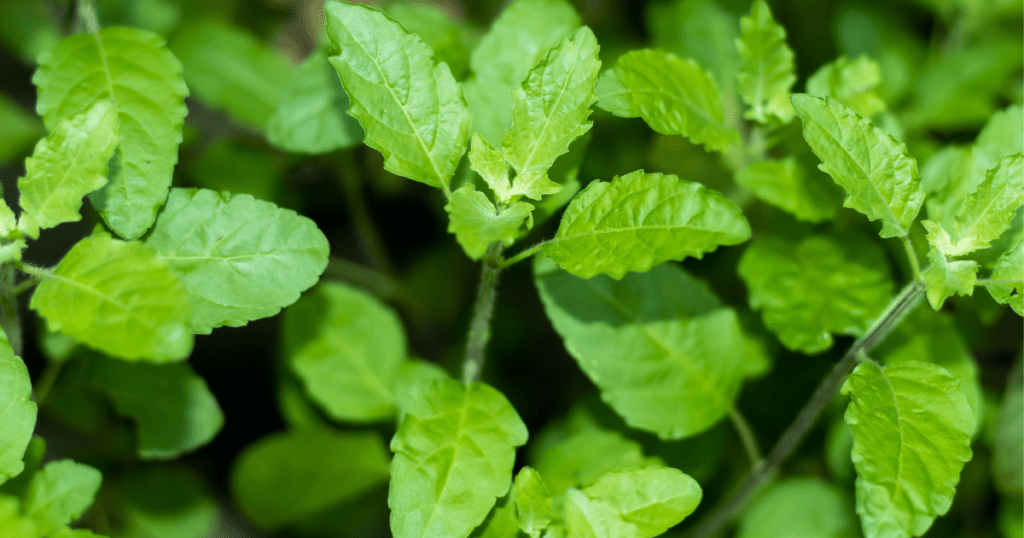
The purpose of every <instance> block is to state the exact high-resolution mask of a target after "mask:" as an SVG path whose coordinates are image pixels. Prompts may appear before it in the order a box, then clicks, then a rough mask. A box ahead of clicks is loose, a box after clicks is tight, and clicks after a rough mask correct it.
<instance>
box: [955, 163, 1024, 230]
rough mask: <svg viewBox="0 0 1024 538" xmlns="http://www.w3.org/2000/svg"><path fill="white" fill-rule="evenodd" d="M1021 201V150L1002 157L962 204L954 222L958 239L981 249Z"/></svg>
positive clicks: (1023, 183)
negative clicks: (1012, 154)
mask: <svg viewBox="0 0 1024 538" xmlns="http://www.w3.org/2000/svg"><path fill="white" fill-rule="evenodd" d="M1021 204H1024V157H1022V156H1021V154H1020V153H1018V154H1016V155H1014V156H1012V157H1005V158H1003V159H1002V160H1000V161H999V164H997V165H996V167H995V168H993V169H991V170H989V171H988V172H987V173H986V174H985V180H984V181H982V182H981V184H980V185H978V189H977V190H976V191H974V193H972V194H971V195H970V196H968V197H967V200H966V201H965V202H964V204H963V206H961V208H960V211H959V213H957V216H956V221H955V222H954V226H953V231H954V233H955V236H954V237H956V239H957V241H963V240H970V241H971V244H972V246H974V248H984V247H988V246H990V245H991V241H994V240H995V239H998V238H999V236H1000V235H1002V233H1003V232H1004V231H1006V229H1007V228H1009V227H1010V220H1011V219H1013V215H1014V213H1016V212H1017V210H1018V208H1020V207H1021Z"/></svg>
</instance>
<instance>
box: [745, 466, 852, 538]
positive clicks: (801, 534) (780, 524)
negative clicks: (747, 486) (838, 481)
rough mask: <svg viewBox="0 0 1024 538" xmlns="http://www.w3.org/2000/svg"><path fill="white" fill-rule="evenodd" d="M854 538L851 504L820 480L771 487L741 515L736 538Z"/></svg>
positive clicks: (789, 481) (790, 479) (833, 488)
mask: <svg viewBox="0 0 1024 538" xmlns="http://www.w3.org/2000/svg"><path fill="white" fill-rule="evenodd" d="M779 536H786V537H787V538H855V537H856V536H859V533H858V532H857V523H856V522H855V521H854V517H853V510H852V509H851V506H850V501H849V499H848V498H847V496H846V495H845V494H844V492H843V491H842V490H840V489H839V488H837V487H836V486H833V485H832V484H829V483H827V482H825V481H824V480H822V479H820V478H789V479H786V480H784V481H782V482H778V483H776V484H773V485H772V486H771V487H770V488H769V489H768V490H767V491H766V492H765V494H764V496H762V497H761V498H760V499H758V500H757V501H756V502H754V503H753V504H751V505H750V508H747V510H746V511H745V512H744V513H743V519H742V520H741V521H740V530H739V533H738V534H737V538H778V537H779Z"/></svg>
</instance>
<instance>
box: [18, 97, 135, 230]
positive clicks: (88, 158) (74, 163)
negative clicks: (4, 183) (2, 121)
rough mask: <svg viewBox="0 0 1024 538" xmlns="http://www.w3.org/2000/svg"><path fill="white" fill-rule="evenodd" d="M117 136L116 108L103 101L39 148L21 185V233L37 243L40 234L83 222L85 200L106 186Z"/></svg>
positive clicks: (62, 125) (65, 123)
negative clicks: (41, 229)
mask: <svg viewBox="0 0 1024 538" xmlns="http://www.w3.org/2000/svg"><path fill="white" fill-rule="evenodd" d="M117 132H118V126H117V107H116V106H115V105H114V103H113V101H109V100H102V101H97V102H96V104H94V105H92V106H91V107H89V108H88V109H86V110H85V111H84V112H82V113H80V114H77V115H75V116H72V117H70V118H68V119H66V120H64V121H62V122H60V124H58V125H57V128H56V129H55V130H54V131H53V132H52V133H50V135H49V136H47V137H46V138H44V139H42V140H40V141H39V143H38V144H36V149H35V151H34V152H33V154H32V156H31V157H29V158H28V159H27V160H26V161H25V176H24V177H22V178H20V179H19V180H18V191H19V192H20V193H21V198H20V199H19V200H18V203H19V204H20V205H21V209H22V211H23V213H22V215H21V223H20V224H21V226H22V230H24V231H25V232H26V233H27V234H28V235H30V236H32V237H38V236H39V229H40V228H53V227H54V226H56V225H58V224H61V223H64V222H74V221H77V220H80V219H81V218H82V215H81V214H80V213H79V210H80V208H81V207H82V197H84V196H85V195H87V194H89V193H90V192H92V191H94V190H96V189H99V188H100V187H102V186H103V185H106V183H107V162H108V161H110V157H111V156H112V155H113V154H114V149H115V148H116V147H117V143H118V136H117Z"/></svg>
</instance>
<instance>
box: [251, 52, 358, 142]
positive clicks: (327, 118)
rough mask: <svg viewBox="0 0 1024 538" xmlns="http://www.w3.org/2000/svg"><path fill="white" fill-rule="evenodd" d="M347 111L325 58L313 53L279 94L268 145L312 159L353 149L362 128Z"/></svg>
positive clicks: (269, 121) (341, 89)
mask: <svg viewBox="0 0 1024 538" xmlns="http://www.w3.org/2000/svg"><path fill="white" fill-rule="evenodd" d="M348 108H349V101H348V94H346V93H345V88H344V87H342V85H341V81H339V80H338V75H337V73H335V72H334V68H332V67H331V63H330V62H328V61H327V54H326V53H324V52H322V51H318V52H314V53H313V55H312V56H310V57H309V58H308V59H307V60H306V61H305V62H303V63H302V65H300V66H299V67H298V68H297V69H295V70H294V71H293V72H292V73H291V75H290V76H289V78H288V82H287V83H285V85H284V88H283V89H282V90H281V98H280V99H279V100H278V102H277V108H275V109H274V112H273V113H272V114H271V115H270V117H269V118H268V119H267V141H269V142H270V143H271V144H273V145H274V146H277V147H278V148H281V149H283V150H285V151H290V152H294V153H310V154H314V155H319V154H323V153H330V152H332V151H335V150H338V149H344V148H350V147H352V146H355V145H356V144H359V143H360V142H362V141H363V128H362V127H360V126H359V122H357V121H356V120H355V118H353V117H352V116H349V115H348V114H346V113H345V111H347V110H348Z"/></svg>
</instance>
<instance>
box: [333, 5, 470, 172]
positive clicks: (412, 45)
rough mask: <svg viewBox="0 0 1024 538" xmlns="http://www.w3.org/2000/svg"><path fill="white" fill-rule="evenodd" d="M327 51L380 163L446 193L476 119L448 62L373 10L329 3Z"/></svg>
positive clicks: (354, 113)
mask: <svg viewBox="0 0 1024 538" xmlns="http://www.w3.org/2000/svg"><path fill="white" fill-rule="evenodd" d="M324 11H325V13H326V16H327V35H328V37H329V38H330V39H331V43H333V45H334V47H336V50H337V54H336V55H333V56H331V57H330V61H331V64H333V65H334V67H335V69H337V70H338V75H339V76H341V81H342V82H343V83H344V85H345V91H346V92H347V93H348V96H349V99H350V100H351V101H352V106H351V107H350V108H349V114H350V115H352V116H353V117H355V118H356V119H357V120H359V123H360V125H362V127H363V129H364V130H365V132H366V137H365V139H364V142H365V143H366V145H368V146H370V147H371V148H373V149H376V150H377V151H380V152H381V154H382V155H384V168H385V169H387V170H388V171H389V172H392V173H394V174H397V175H399V176H403V177H407V178H409V179H412V180H414V181H419V182H422V183H426V184H427V185H430V186H432V187H438V188H441V189H443V190H444V191H445V192H447V191H448V183H449V181H450V180H451V177H452V174H454V173H455V167H456V166H458V164H459V160H460V159H461V158H462V154H463V153H465V151H466V142H467V138H468V137H469V129H470V124H471V123H472V121H473V119H472V116H471V115H470V113H469V109H468V108H467V107H466V103H465V101H464V100H463V98H462V89H461V87H460V86H459V84H458V83H457V82H456V81H455V78H454V77H452V74H451V71H450V70H449V69H448V65H447V64H445V63H440V64H438V63H437V62H435V61H434V57H433V53H432V51H431V50H430V48H429V47H427V45H426V44H424V43H423V41H422V40H421V39H420V38H419V37H418V36H416V35H414V34H410V33H409V32H406V31H405V29H403V28H402V26H401V25H400V24H398V23H397V22H395V21H394V20H392V19H391V18H389V17H388V16H387V15H385V14H384V13H382V12H380V11H377V10H375V9H372V8H369V7H366V6H361V5H354V4H347V3H343V2H329V3H327V4H326V5H325V6H324Z"/></svg>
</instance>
